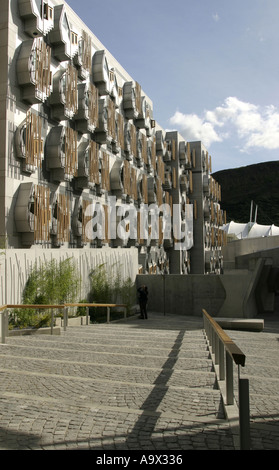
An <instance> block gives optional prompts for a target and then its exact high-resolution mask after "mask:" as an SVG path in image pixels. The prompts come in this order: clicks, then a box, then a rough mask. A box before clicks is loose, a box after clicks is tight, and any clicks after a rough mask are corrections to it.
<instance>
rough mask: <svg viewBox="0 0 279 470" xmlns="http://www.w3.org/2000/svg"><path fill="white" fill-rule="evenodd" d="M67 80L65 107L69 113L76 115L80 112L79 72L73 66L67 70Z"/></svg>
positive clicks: (69, 66)
mask: <svg viewBox="0 0 279 470" xmlns="http://www.w3.org/2000/svg"><path fill="white" fill-rule="evenodd" d="M65 80H66V83H65V85H66V90H65V107H66V110H67V111H68V112H69V113H73V114H76V113H77V111H78V88H77V84H78V72H77V69H76V68H75V67H73V66H72V65H71V64H69V65H68V68H67V70H66V77H65Z"/></svg>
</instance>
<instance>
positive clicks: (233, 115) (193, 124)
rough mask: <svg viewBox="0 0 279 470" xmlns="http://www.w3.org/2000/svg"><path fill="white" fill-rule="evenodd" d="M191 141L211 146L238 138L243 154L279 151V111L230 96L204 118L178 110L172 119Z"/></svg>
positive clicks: (172, 122)
mask: <svg viewBox="0 0 279 470" xmlns="http://www.w3.org/2000/svg"><path fill="white" fill-rule="evenodd" d="M170 122H171V124H172V125H175V126H176V127H177V128H178V130H179V132H180V133H181V134H182V135H183V136H184V138H185V139H187V140H188V141H190V140H201V141H202V142H203V143H204V145H205V146H207V147H210V145H211V144H212V143H214V142H223V141H224V140H225V139H227V138H228V137H230V136H232V135H235V139H239V140H238V142H235V146H237V147H240V148H241V151H242V152H249V151H250V150H252V149H253V148H262V149H268V150H274V149H278V148H279V109H278V108H276V107H275V106H273V105H271V106H266V107H264V108H261V107H260V106H257V105H254V104H251V103H247V102H244V101H241V100H239V99H238V98H236V97H228V98H226V100H225V101H224V103H223V104H222V105H221V106H218V107H216V108H215V109H213V110H206V111H205V112H204V113H203V115H202V116H198V115H196V114H183V113H181V112H180V111H177V112H176V113H175V114H174V116H172V117H171V118H170Z"/></svg>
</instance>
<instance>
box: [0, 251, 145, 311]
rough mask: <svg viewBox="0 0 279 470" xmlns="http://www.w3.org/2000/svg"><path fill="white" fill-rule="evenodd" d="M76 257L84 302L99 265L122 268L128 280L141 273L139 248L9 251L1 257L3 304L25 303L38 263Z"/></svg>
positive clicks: (111, 268) (0, 270) (0, 286)
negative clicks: (91, 278) (30, 275)
mask: <svg viewBox="0 0 279 470" xmlns="http://www.w3.org/2000/svg"><path fill="white" fill-rule="evenodd" d="M67 258H73V260H74V261H75V262H76V264H77V267H78V269H79V272H80V274H81V279H82V282H81V286H80V299H82V298H84V297H86V295H87V293H88V292H89V289H90V287H89V277H88V276H89V273H90V272H91V271H92V270H93V269H94V268H96V267H97V266H98V265H100V264H103V263H105V264H106V266H107V269H108V272H110V273H113V272H116V269H119V268H120V269H121V274H122V276H123V278H124V279H126V278H127V277H131V279H132V280H133V281H134V280H135V278H136V274H137V267H138V254H137V249H136V248H129V249H128V248H127V249H125V248H122V249H119V250H118V249H115V250H112V249H109V248H108V249H106V248H102V249H101V250H99V249H97V248H96V249H93V248H90V249H78V248H77V249H72V250H71V249H59V250H55V249H47V250H44V249H42V248H31V249H29V250H28V249H26V250H24V249H8V250H6V252H5V254H4V255H1V256H0V282H1V284H0V305H3V304H16V303H21V300H22V292H23V289H24V286H25V284H26V281H27V279H28V276H29V274H30V272H31V270H32V268H33V267H34V265H35V263H36V262H37V263H44V262H45V261H50V260H51V259H56V260H58V261H59V260H60V259H61V260H63V259H67Z"/></svg>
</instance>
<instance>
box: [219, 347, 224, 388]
mask: <svg viewBox="0 0 279 470" xmlns="http://www.w3.org/2000/svg"><path fill="white" fill-rule="evenodd" d="M219 379H220V380H224V379H225V348H224V344H223V342H222V341H220V344H219Z"/></svg>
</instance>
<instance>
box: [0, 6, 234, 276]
mask: <svg viewBox="0 0 279 470" xmlns="http://www.w3.org/2000/svg"><path fill="white" fill-rule="evenodd" d="M0 6H1V19H0V34H1V47H0V59H1V77H0V135H1V146H0V165H1V166H0V178H1V184H0V224H1V236H2V239H3V241H4V242H5V246H6V253H8V252H9V250H19V249H21V250H29V249H34V248H36V250H37V251H38V250H40V249H41V250H51V253H52V254H53V256H55V257H59V256H61V252H63V250H67V253H70V252H71V250H76V249H80V250H84V251H85V250H89V249H98V250H101V249H103V248H104V249H105V251H106V252H107V250H109V249H111V250H125V252H126V250H128V249H130V248H132V249H133V250H136V252H137V264H138V266H137V272H138V273H143V274H144V273H145V274H147V273H149V274H151V273H152V274H160V273H170V274H187V273H191V272H193V273H199V274H203V273H218V272H220V270H221V269H222V251H221V247H222V244H223V242H224V240H223V238H222V237H223V235H222V234H223V232H221V231H220V230H219V227H220V225H222V224H223V223H224V222H225V220H224V214H223V213H222V211H221V210H220V204H219V201H220V187H219V186H218V184H217V183H216V182H215V181H214V180H213V178H212V177H211V175H210V172H211V168H210V165H211V163H210V162H211V157H210V156H209V155H208V152H207V150H206V149H205V147H204V146H203V144H202V143H201V142H186V141H185V139H184V138H183V137H182V136H181V135H180V134H179V133H178V132H176V131H172V132H167V131H165V130H164V129H162V128H161V126H160V125H159V124H158V123H157V121H156V118H155V115H156V110H153V104H152V101H151V99H150V98H149V97H148V96H147V95H146V94H145V93H144V90H143V89H142V87H141V85H140V84H139V83H137V82H136V81H135V80H133V78H132V77H131V76H130V75H129V74H128V72H126V71H125V70H124V69H123V67H122V66H121V65H120V64H119V63H118V62H117V60H116V59H115V58H114V57H113V56H112V55H111V54H110V52H109V51H108V50H107V49H106V48H105V47H104V46H103V45H102V44H101V43H100V41H99V40H98V39H97V38H96V37H95V35H94V33H93V32H92V31H90V30H89V29H88V27H87V26H86V25H85V24H84V23H83V22H82V21H81V19H80V18H79V17H78V16H77V15H76V14H75V13H74V12H73V10H72V9H71V8H70V7H69V6H68V5H67V4H66V3H65V2H63V1H62V0H52V1H51V0H16V1H11V0H0ZM2 244H3V243H2ZM48 253H50V251H48ZM123 253H124V252H123Z"/></svg>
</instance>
